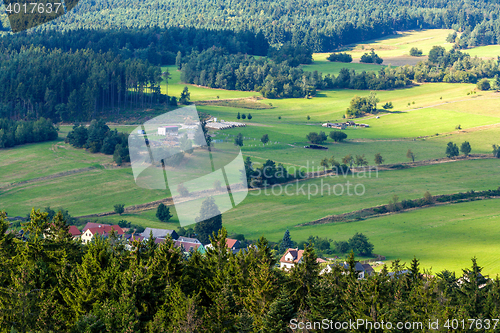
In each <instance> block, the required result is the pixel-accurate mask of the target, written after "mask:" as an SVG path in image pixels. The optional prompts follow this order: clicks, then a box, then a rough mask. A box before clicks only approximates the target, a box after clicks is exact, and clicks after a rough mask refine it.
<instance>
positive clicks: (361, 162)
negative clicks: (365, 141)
mask: <svg viewBox="0 0 500 333" xmlns="http://www.w3.org/2000/svg"><path fill="white" fill-rule="evenodd" d="M355 163H356V165H357V166H358V167H360V166H367V165H368V161H367V160H366V158H365V154H363V155H356V161H355Z"/></svg>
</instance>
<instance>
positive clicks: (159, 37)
mask: <svg viewBox="0 0 500 333" xmlns="http://www.w3.org/2000/svg"><path fill="white" fill-rule="evenodd" d="M30 45H33V46H38V47H44V48H46V49H48V50H52V49H60V50H61V51H63V52H69V51H78V50H84V49H85V50H92V51H94V52H95V53H99V52H103V53H107V52H109V51H112V52H113V53H114V54H115V55H119V56H121V58H122V59H124V60H126V59H130V58H137V59H140V60H144V61H146V60H147V61H149V62H150V63H151V64H154V65H173V64H175V58H176V56H177V53H178V52H181V54H182V55H186V54H189V53H191V52H192V51H194V50H196V51H198V52H201V51H203V50H206V49H208V48H211V47H212V46H215V47H220V48H224V49H226V50H227V51H228V52H229V53H247V54H253V55H263V56H265V55H267V53H268V49H269V43H268V42H267V40H266V39H265V37H264V35H263V34H261V33H260V34H259V33H257V34H255V33H252V32H248V31H242V30H240V31H237V32H233V31H230V30H212V29H195V28H177V27H171V28H168V29H159V28H156V29H154V28H144V29H141V30H138V29H128V28H122V29H115V30H110V29H102V30H100V29H99V30H88V29H78V30H70V31H64V32H59V31H51V30H49V31H45V32H39V33H28V32H22V33H17V34H12V35H7V36H4V37H3V38H0V50H2V53H3V52H12V51H17V52H19V51H21V50H23V49H25V48H26V47H28V46H30ZM273 52H275V51H273Z"/></svg>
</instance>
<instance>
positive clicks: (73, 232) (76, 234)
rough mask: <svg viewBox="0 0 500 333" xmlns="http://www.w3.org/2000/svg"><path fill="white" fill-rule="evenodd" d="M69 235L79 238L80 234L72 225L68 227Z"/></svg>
mask: <svg viewBox="0 0 500 333" xmlns="http://www.w3.org/2000/svg"><path fill="white" fill-rule="evenodd" d="M68 231H69V233H70V234H71V236H73V237H75V236H80V235H81V234H82V233H81V232H80V230H78V228H77V227H76V226H74V225H71V226H70V227H69V230H68Z"/></svg>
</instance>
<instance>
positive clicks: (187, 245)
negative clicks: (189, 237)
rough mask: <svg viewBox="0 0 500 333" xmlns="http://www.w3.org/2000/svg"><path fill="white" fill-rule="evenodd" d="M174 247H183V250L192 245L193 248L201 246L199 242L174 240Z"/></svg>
mask: <svg viewBox="0 0 500 333" xmlns="http://www.w3.org/2000/svg"><path fill="white" fill-rule="evenodd" d="M174 245H175V247H181V246H182V247H184V251H189V248H190V247H192V248H193V249H194V250H198V248H199V247H200V246H201V244H200V243H191V242H179V241H175V242H174Z"/></svg>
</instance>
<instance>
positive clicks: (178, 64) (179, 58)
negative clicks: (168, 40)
mask: <svg viewBox="0 0 500 333" xmlns="http://www.w3.org/2000/svg"><path fill="white" fill-rule="evenodd" d="M181 62H182V53H181V51H178V52H177V56H176V57H175V66H176V67H177V69H178V70H181V69H182V63H181Z"/></svg>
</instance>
